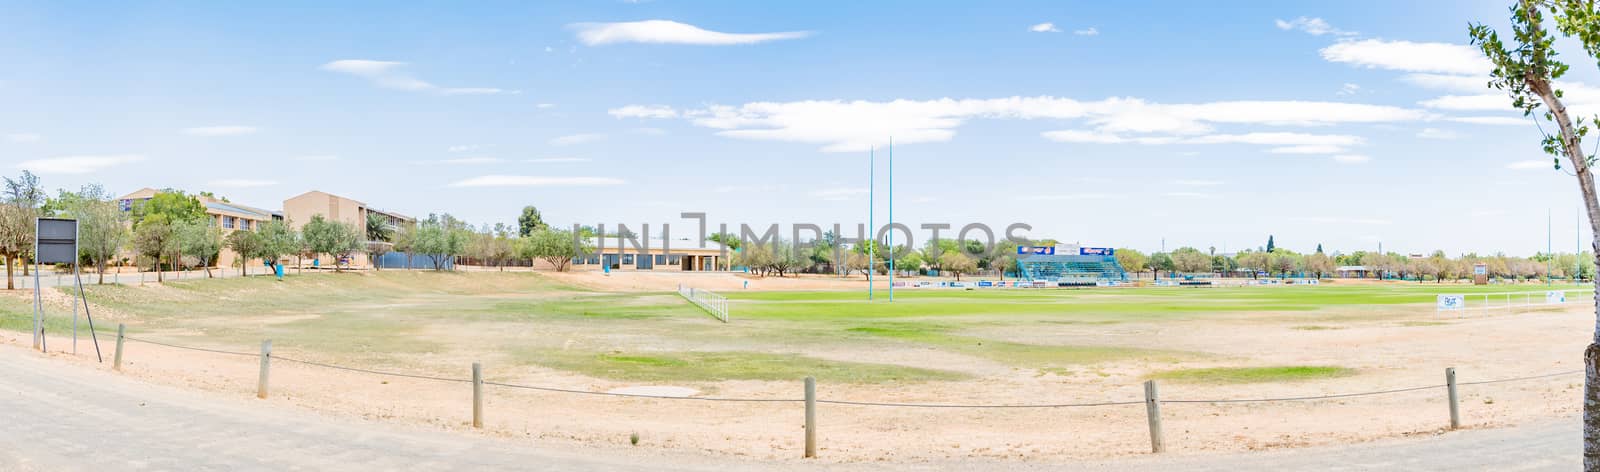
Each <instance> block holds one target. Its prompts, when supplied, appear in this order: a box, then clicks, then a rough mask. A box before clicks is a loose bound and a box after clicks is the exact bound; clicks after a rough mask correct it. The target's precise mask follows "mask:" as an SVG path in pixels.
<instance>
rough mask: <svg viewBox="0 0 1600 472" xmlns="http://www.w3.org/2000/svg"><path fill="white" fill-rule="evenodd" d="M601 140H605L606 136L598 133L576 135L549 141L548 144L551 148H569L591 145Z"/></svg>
mask: <svg viewBox="0 0 1600 472" xmlns="http://www.w3.org/2000/svg"><path fill="white" fill-rule="evenodd" d="M603 139H606V135H604V134H600V133H578V134H569V135H566V136H561V137H557V138H555V139H551V140H550V144H551V145H553V146H571V145H574V144H584V143H592V142H595V141H600V140H603Z"/></svg>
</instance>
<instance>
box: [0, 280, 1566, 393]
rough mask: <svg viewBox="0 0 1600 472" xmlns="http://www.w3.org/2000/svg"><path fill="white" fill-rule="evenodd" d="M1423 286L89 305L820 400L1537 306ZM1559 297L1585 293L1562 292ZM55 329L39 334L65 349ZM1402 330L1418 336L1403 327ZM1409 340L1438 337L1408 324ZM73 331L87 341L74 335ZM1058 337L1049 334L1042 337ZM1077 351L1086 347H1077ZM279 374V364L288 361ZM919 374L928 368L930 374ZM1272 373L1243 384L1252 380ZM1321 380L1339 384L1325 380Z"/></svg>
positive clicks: (203, 330)
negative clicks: (1173, 339)
mask: <svg viewBox="0 0 1600 472" xmlns="http://www.w3.org/2000/svg"><path fill="white" fill-rule="evenodd" d="M1524 287H1525V288H1522V287H1505V286H1485V287H1473V286H1461V285H1446V286H1438V285H1433V284H1404V283H1400V284H1391V285H1339V284H1325V285H1319V286H1287V287H1245V288H1216V289H1201V288H1168V287H1162V288H1155V287H1152V288H1117V289H1090V290H1051V289H1045V290H1017V289H986V290H971V291H963V290H930V289H915V290H899V291H897V293H896V299H895V301H894V302H893V303H889V302H888V300H887V294H886V293H884V292H883V291H880V292H879V293H878V300H876V301H872V302H869V301H867V300H866V299H865V298H866V297H865V293H864V292H861V291H853V292H841V291H831V292H745V291H734V292H729V293H725V295H726V296H728V298H729V299H730V300H732V309H731V311H732V318H733V322H732V323H729V324H723V323H720V322H718V321H716V320H715V319H713V318H712V317H711V316H709V315H707V314H706V313H705V312H703V311H702V310H701V309H700V308H698V307H696V306H694V305H691V304H688V303H687V302H685V301H684V300H683V299H681V298H680V297H678V296H677V295H676V294H674V293H670V292H667V293H615V292H597V291H591V290H585V289H580V288H576V287H572V286H567V285H563V284H559V283H555V282H552V281H551V280H550V279H548V278H546V277H543V276H540V275H538V274H530V273H434V272H423V271H388V272H382V273H366V274H355V273H350V274H326V273H324V274H307V275H300V276H291V277H288V278H286V279H285V280H284V281H281V282H280V281H276V280H272V279H270V278H265V277H260V278H248V279H213V280H185V281H179V282H168V283H167V284H165V285H162V286H147V287H133V286H109V285H108V286H90V287H89V297H90V300H91V301H92V302H93V303H94V304H95V305H96V306H97V307H99V309H100V310H102V311H103V313H102V316H101V318H100V319H101V320H104V321H102V324H101V326H100V327H99V328H100V331H101V332H102V333H111V332H114V331H115V327H114V326H115V324H114V322H111V321H109V320H112V319H118V320H121V321H123V322H125V323H127V324H128V325H129V330H130V334H132V335H136V336H144V337H149V338H152V339H159V340H162V341H167V342H173V343H181V344H188V345H196V346H203V347H209V348H219V349H230V350H236V351H246V352H248V351H251V350H253V349H254V347H255V346H257V345H258V343H259V342H260V340H262V339H272V340H273V343H274V346H275V348H276V349H278V350H279V351H280V352H286V353H294V354H296V355H300V356H302V357H309V358H313V359H317V360H321V361H327V362H340V363H346V364H350V365H358V366H367V367H404V368H409V369H422V370H437V371H440V372H453V371H456V370H459V366H455V365H443V364H440V363H439V362H440V361H438V360H437V359H440V358H461V357H470V358H474V359H482V360H483V361H485V362H488V363H493V364H496V365H511V366H537V367H543V368H550V369H557V370H560V371H567V372H573V373H579V374H583V375H587V376H591V377H596V378H603V379H614V380H623V381H640V382H715V381H721V380H781V379H793V378H798V377H802V376H805V375H814V376H816V377H818V378H819V379H822V380H828V381H832V382H842V383H857V384H871V383H883V382H926V381H956V380H963V379H972V378H980V377H984V376H988V375H998V374H994V373H993V372H1015V371H1019V370H1020V371H1026V372H1069V371H1095V370H1097V369H1101V368H1103V367H1104V366H1111V365H1123V366H1127V365H1131V366H1154V367H1151V369H1152V371H1155V372H1160V373H1157V374H1153V376H1155V377H1158V378H1168V379H1173V380H1179V381H1186V382H1215V383H1232V382H1274V381H1297V380H1305V379H1316V378H1327V377H1331V376H1339V375H1349V374H1350V372H1348V371H1344V370H1339V369H1342V368H1341V367H1338V366H1250V365H1244V366H1240V368H1244V369H1245V370H1226V369H1224V370H1214V369H1212V370H1207V369H1200V370H1184V369H1183V364H1184V363H1185V362H1188V361H1206V362H1211V363H1219V362H1222V363H1243V364H1249V363H1250V360H1249V359H1231V358H1221V357H1219V356H1216V355H1214V354H1213V353H1210V352H1205V350H1194V349H1175V348H1169V347H1165V346H1162V345H1155V344H1154V343H1151V342H1149V341H1148V340H1144V339H1141V338H1111V337H1094V336H1090V335H1089V334H1092V333H1096V332H1099V331H1105V330H1116V329H1121V328H1124V327H1148V326H1160V325H1163V324H1165V323H1184V322H1196V321H1200V322H1212V321H1215V322H1218V323H1287V324H1285V325H1284V327H1283V328H1282V330H1284V331H1286V332H1306V333H1308V334H1314V333H1315V332H1323V331H1330V330H1341V329H1344V328H1345V327H1347V326H1351V325H1352V324H1359V323H1363V322H1371V321H1382V320H1388V319H1390V318H1394V317H1396V316H1400V315H1396V313H1397V312H1399V313H1411V314H1413V315H1415V314H1418V313H1420V314H1423V315H1426V314H1429V313H1432V303H1433V300H1434V296H1435V295H1437V294H1439V293H1466V294H1473V293H1491V292H1503V291H1508V290H1518V289H1520V290H1529V291H1532V290H1544V289H1545V287H1544V286H1543V285H1528V286H1524ZM1563 288H1581V287H1572V286H1567V287H1563ZM29 310H30V308H29V305H28V302H27V301H26V300H25V299H24V298H23V297H20V296H18V297H7V298H4V299H0V328H3V329H7V330H15V331H26V330H27V326H29V315H28V313H29ZM70 313H71V312H70V311H67V310H64V309H55V310H52V314H51V316H50V318H49V322H48V328H47V330H48V332H50V333H51V334H52V335H53V336H55V338H54V339H61V338H60V336H62V335H64V334H66V333H68V332H70V323H71V321H70ZM1412 318H1415V316H1412ZM1402 322H1404V323H1414V324H1413V325H1410V327H1408V328H1407V329H1427V326H1431V325H1430V324H1428V323H1432V322H1431V321H1426V320H1424V321H1418V320H1414V319H1410V318H1407V319H1405V320H1404V321H1402ZM85 329H86V327H85ZM1053 333H1060V334H1059V335H1055V334H1053ZM1086 333H1088V334H1086ZM286 355H287V354H286ZM929 359H940V360H938V361H935V360H929ZM1257 367H1260V368H1265V370H1250V369H1253V368H1257ZM1321 369H1334V370H1321Z"/></svg>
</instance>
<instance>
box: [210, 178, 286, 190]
mask: <svg viewBox="0 0 1600 472" xmlns="http://www.w3.org/2000/svg"><path fill="white" fill-rule="evenodd" d="M273 185H278V181H276V180H255V179H222V180H213V181H210V182H206V187H211V188H254V187H271V186H273Z"/></svg>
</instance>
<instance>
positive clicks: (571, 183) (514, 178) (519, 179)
mask: <svg viewBox="0 0 1600 472" xmlns="http://www.w3.org/2000/svg"><path fill="white" fill-rule="evenodd" d="M624 183H626V182H624V181H623V180H622V179H617V178H612V177H540V176H533V175H484V176H479V177H473V178H470V179H466V180H459V181H456V182H452V183H451V184H450V186H451V187H590V186H600V185H621V184H624Z"/></svg>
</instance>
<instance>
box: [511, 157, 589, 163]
mask: <svg viewBox="0 0 1600 472" xmlns="http://www.w3.org/2000/svg"><path fill="white" fill-rule="evenodd" d="M522 162H529V163H535V164H554V163H560V162H589V158H587V157H540V158H536V159H527V160H524V161H522Z"/></svg>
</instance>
